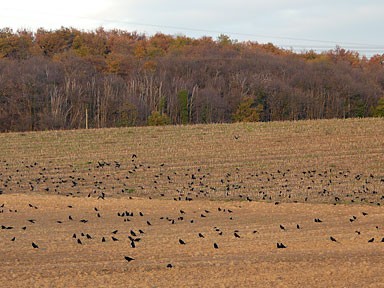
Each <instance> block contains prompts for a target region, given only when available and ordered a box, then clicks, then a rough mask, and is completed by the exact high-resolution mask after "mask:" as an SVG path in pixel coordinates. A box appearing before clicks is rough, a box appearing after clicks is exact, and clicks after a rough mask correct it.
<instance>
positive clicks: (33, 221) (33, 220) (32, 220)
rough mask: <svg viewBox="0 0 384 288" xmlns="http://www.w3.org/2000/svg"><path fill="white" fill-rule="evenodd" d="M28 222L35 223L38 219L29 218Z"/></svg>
mask: <svg viewBox="0 0 384 288" xmlns="http://www.w3.org/2000/svg"><path fill="white" fill-rule="evenodd" d="M28 222H31V223H35V222H36V220H35V219H29V220H28Z"/></svg>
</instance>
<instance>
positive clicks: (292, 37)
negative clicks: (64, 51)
mask: <svg viewBox="0 0 384 288" xmlns="http://www.w3.org/2000/svg"><path fill="white" fill-rule="evenodd" d="M2 2H5V3H1V6H0V7H1V8H0V27H1V28H4V27H11V28H13V29H15V30H16V29H18V28H27V29H30V30H36V29H37V28H39V27H43V28H46V29H55V28H60V27H61V26H65V27H74V28H78V29H83V30H89V29H95V28H97V27H100V26H103V27H105V28H107V29H113V28H119V29H124V30H128V31H138V32H140V33H146V34H148V35H151V34H154V33H156V32H163V33H166V34H175V35H176V34H182V35H186V36H190V37H196V38H198V37H201V36H203V35H205V36H212V37H213V38H214V39H216V37H217V36H218V35H219V34H220V33H224V34H227V35H229V36H230V37H231V38H232V39H238V40H239V41H247V40H251V41H257V42H259V43H266V42H272V43H274V44H276V45H278V46H282V47H286V48H288V47H292V48H294V49H296V50H301V49H305V48H315V49H316V48H317V50H318V51H321V50H322V49H331V48H334V47H335V46H336V45H337V44H339V45H340V46H342V47H345V48H349V49H353V50H358V51H359V52H360V53H361V54H365V55H367V56H371V55H372V54H376V53H379V54H383V53H384V37H383V35H384V32H383V31H384V16H383V15H384V1H383V0H322V1H318V0H316V1H314V0H236V1H234V0H233V1H229V0H221V1H216V0H215V1H213V0H193V1H183V0H108V1H107V0H66V1H56V0H49V1H47V0H34V1H32V0H12V1H4V0H2ZM309 40H316V41H309Z"/></svg>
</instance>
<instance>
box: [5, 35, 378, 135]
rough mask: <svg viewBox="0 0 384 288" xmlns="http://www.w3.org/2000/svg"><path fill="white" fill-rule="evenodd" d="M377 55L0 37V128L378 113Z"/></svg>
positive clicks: (160, 38)
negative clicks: (367, 56) (362, 55)
mask: <svg viewBox="0 0 384 288" xmlns="http://www.w3.org/2000/svg"><path fill="white" fill-rule="evenodd" d="M383 96H384V54H383V55H375V56H373V57H371V58H370V59H367V58H366V57H360V56H359V54H358V53H357V52H354V51H346V50H344V49H341V48H338V47H337V48H335V49H334V50H330V51H328V52H326V53H321V54H317V53H315V52H313V51H310V52H305V53H294V52H293V51H290V50H283V49H279V48H277V47H275V46H274V45H272V44H270V43H269V44H258V43H256V42H242V43H238V42H236V41H233V40H231V39H230V38H229V37H227V36H225V35H221V36H220V37H218V39H216V40H213V39H212V38H210V37H202V38H200V39H193V38H188V37H185V36H171V35H164V34H156V35H154V36H151V37H147V36H145V35H142V34H138V33H136V32H127V31H121V30H112V31H105V30H104V29H102V28H100V29H97V30H96V31H91V32H84V31H79V30H76V29H72V28H61V29H59V30H55V31H47V30H43V29H40V30H38V31H36V32H30V31H16V32H14V31H12V30H10V29H2V30H0V131H25V130H46V129H72V128H84V127H85V123H86V117H87V122H88V125H89V127H90V128H96V127H97V128H99V127H121V126H135V125H148V124H150V125H160V124H166V123H173V124H185V123H212V122H232V121H272V120H299V119H320V118H346V117H367V116H375V115H378V116H380V115H382V116H384V98H383Z"/></svg>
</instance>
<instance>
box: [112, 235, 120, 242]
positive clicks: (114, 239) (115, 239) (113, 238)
mask: <svg viewBox="0 0 384 288" xmlns="http://www.w3.org/2000/svg"><path fill="white" fill-rule="evenodd" d="M111 238H112V240H113V241H119V239H117V238H115V237H113V236H112V237H111Z"/></svg>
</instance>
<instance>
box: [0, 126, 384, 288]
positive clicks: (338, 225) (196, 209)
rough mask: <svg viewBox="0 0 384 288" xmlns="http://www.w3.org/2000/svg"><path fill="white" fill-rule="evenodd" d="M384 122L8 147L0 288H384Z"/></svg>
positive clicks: (145, 132)
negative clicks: (84, 221)
mask: <svg viewBox="0 0 384 288" xmlns="http://www.w3.org/2000/svg"><path fill="white" fill-rule="evenodd" d="M383 123H384V122H383V119H350V120H324V121H299V122H274V123H252V124H249V123H248V124H233V125H227V124H218V125H195V126H167V127H142V128H122V129H101V130H78V131H49V132H39V133H34V132H31V133H9V134H0V192H1V193H0V206H2V204H4V206H3V207H0V212H1V213H0V225H3V226H2V228H4V229H0V263H1V269H0V287H88V286H95V287H182V286H184V287H384V284H383V283H384V274H383V271H384V269H383V268H382V263H381V262H382V259H384V258H383V256H384V243H382V242H381V240H382V238H383V237H384V231H383V227H384V226H383V225H384V213H383V208H382V205H384V181H383V180H384V165H383V163H384V125H383ZM133 155H135V156H137V157H133ZM247 197H248V200H249V201H244V200H246V198H247ZM175 200H176V201H175ZM186 200H189V201H186ZM239 200H241V201H239ZM29 204H31V205H29ZM334 204H335V205H334ZM31 206H32V207H31ZM68 206H72V208H70V207H68ZM35 207H37V209H36V208H35ZM95 207H97V209H98V210H99V211H95V209H94V208H95ZM219 207H220V208H221V211H219V210H218V208H219ZM224 209H225V211H224ZM228 209H229V210H231V211H232V213H230V212H229V210H228ZM15 210H17V212H16V211H15ZM180 210H183V211H184V212H185V214H182V213H181V212H180ZM205 210H207V211H209V212H206V211H205ZM125 211H129V212H133V214H134V216H118V213H119V214H120V215H121V214H122V213H123V212H125ZM140 211H141V212H142V213H143V216H140V215H139V212H140ZM362 212H367V213H368V215H366V216H363V214H362ZM97 213H100V216H101V217H97ZM124 214H125V213H124ZM201 214H203V215H204V216H206V217H202V216H201ZM69 215H71V216H72V218H73V220H69V218H68V217H69ZM353 216H355V217H356V219H354V218H353ZM161 217H163V219H160V218H161ZM167 217H168V219H167ZM180 217H183V219H181V218H180ZM231 217H232V219H230V218H231ZM315 218H316V219H321V220H322V222H320V223H315V222H314V219H315ZM32 219H34V220H36V221H35V223H31V222H29V221H28V220H32ZM82 219H83V220H88V222H86V223H82V222H80V220H82ZM124 220H125V221H124ZM127 220H129V221H127ZM172 220H173V221H174V224H172ZM191 220H194V223H191ZM57 221H62V223H58V222H57ZM147 221H149V222H150V223H151V224H152V225H148V224H147ZM297 224H299V225H300V228H301V229H297V227H296V225H297ZM280 225H283V226H284V227H285V230H286V231H285V230H282V229H281V228H280ZM8 227H13V229H6V228H8ZM22 227H26V229H25V230H23V229H22ZM214 227H216V228H214ZM139 229H141V230H143V231H144V233H142V234H140V233H139V232H138V231H139ZM215 229H219V230H218V231H216V230H215ZM115 230H118V232H116V234H112V232H113V231H115ZM130 230H133V231H134V232H135V233H136V234H137V236H132V235H131V234H130ZM235 230H238V232H236V233H238V235H239V236H240V238H236V237H235V236H234V231H235ZM254 231H257V232H255V233H254ZM356 231H359V232H360V235H359V234H358V233H357V232H356ZM220 232H222V235H219V233H220ZM81 233H84V235H86V234H89V235H90V236H91V237H92V239H87V237H86V236H81ZM198 233H202V234H203V235H204V236H205V238H201V237H199V235H198ZM73 234H76V238H73ZM112 236H113V237H115V238H116V239H118V240H119V241H113V240H112V238H111V237H112ZM128 236H131V237H132V238H135V239H136V238H141V239H140V241H139V242H135V244H136V248H132V247H131V240H129V238H128ZM331 236H332V237H334V238H335V239H336V240H337V241H338V242H333V241H331V240H330V237H331ZM13 237H15V239H14V241H12V239H13ZM102 237H105V239H106V242H101V239H102ZM78 238H80V239H81V241H82V244H81V245H80V244H78V243H77V239H78ZM372 238H374V241H373V242H372V243H368V240H370V239H372ZM179 239H183V240H184V241H185V242H186V245H181V244H179ZM32 242H34V243H36V244H37V245H38V246H39V248H33V247H32ZM277 242H282V243H283V244H284V245H286V246H287V248H286V249H278V248H277V247H276V244H277ZM214 243H217V245H218V249H215V248H214V246H213V245H214ZM124 256H130V257H132V258H134V259H135V260H133V261H131V262H129V263H128V262H127V261H126V260H125V259H124ZM168 264H172V266H173V267H172V268H167V265H168Z"/></svg>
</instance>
